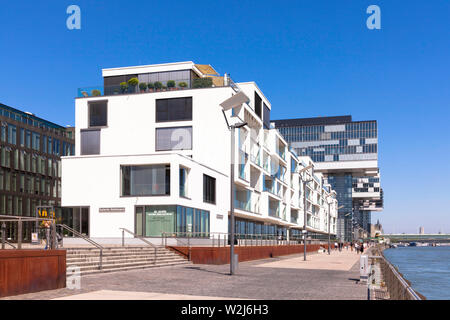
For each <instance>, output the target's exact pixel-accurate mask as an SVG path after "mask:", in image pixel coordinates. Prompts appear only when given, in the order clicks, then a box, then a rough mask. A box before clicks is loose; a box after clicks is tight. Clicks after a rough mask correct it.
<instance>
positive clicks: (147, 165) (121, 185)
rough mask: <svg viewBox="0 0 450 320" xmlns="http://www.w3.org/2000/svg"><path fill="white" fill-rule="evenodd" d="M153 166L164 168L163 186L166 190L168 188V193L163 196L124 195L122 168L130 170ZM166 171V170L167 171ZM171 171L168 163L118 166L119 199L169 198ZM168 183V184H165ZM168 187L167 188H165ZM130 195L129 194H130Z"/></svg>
mask: <svg viewBox="0 0 450 320" xmlns="http://www.w3.org/2000/svg"><path fill="white" fill-rule="evenodd" d="M154 166H165V170H166V172H165V175H166V181H165V185H166V188H168V193H167V192H166V193H165V194H145V195H131V194H130V195H124V190H123V170H124V168H131V167H154ZM167 169H168V170H167ZM171 170H172V166H171V165H170V163H155V164H129V165H120V197H121V198H137V197H170V195H171V176H170V175H171ZM167 181H168V182H167ZM167 186H168V187H167ZM130 189H131V183H130ZM130 193H131V192H130Z"/></svg>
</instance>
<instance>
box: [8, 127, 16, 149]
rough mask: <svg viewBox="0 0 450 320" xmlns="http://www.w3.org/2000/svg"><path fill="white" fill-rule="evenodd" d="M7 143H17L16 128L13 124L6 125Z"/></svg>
mask: <svg viewBox="0 0 450 320" xmlns="http://www.w3.org/2000/svg"><path fill="white" fill-rule="evenodd" d="M8 143H10V144H16V143H17V129H16V126H15V125H12V124H9V125H8Z"/></svg>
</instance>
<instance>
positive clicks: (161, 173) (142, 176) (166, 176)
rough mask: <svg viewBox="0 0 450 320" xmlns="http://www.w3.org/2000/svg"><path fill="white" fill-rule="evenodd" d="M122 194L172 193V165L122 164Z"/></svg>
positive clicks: (153, 194)
mask: <svg viewBox="0 0 450 320" xmlns="http://www.w3.org/2000/svg"><path fill="white" fill-rule="evenodd" d="M121 169H122V170H121V171H122V173H121V176H122V192H121V195H122V196H164V195H170V166H169V165H165V164H158V165H145V166H122V167H121Z"/></svg>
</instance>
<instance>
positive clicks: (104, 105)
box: [89, 100, 108, 127]
mask: <svg viewBox="0 0 450 320" xmlns="http://www.w3.org/2000/svg"><path fill="white" fill-rule="evenodd" d="M107 125H108V101H107V100H102V101H92V102H89V127H106V126H107Z"/></svg>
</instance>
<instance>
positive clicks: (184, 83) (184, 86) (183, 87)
mask: <svg viewBox="0 0 450 320" xmlns="http://www.w3.org/2000/svg"><path fill="white" fill-rule="evenodd" d="M178 86H179V87H180V88H181V89H186V87H187V83H186V82H180V83H179V84H178Z"/></svg>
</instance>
